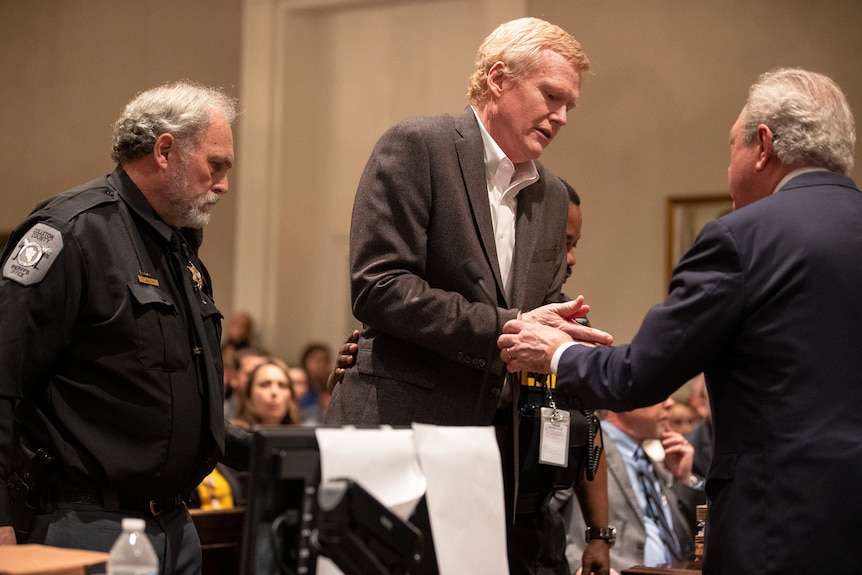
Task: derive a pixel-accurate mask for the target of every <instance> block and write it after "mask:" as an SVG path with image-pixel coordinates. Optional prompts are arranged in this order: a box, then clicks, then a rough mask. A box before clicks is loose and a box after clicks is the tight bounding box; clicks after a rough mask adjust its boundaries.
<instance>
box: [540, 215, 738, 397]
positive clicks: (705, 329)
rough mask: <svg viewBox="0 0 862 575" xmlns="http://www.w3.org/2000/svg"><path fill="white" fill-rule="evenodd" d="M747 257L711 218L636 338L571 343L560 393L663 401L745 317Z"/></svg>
mask: <svg viewBox="0 0 862 575" xmlns="http://www.w3.org/2000/svg"><path fill="white" fill-rule="evenodd" d="M743 269H744V267H743V262H742V259H741V256H740V253H739V250H738V249H737V246H736V243H735V241H734V238H733V236H732V235H731V233H730V231H729V230H728V228H727V226H726V225H725V224H724V223H723V222H722V221H721V220H718V221H715V222H711V223H709V224H707V226H706V227H705V228H704V230H703V231H702V232H701V234H700V235H699V236H698V239H697V241H696V242H695V244H694V246H692V248H691V249H690V250H689V251H688V253H686V254H685V256H683V258H682V260H681V261H680V263H679V265H678V266H677V267H676V269H675V270H674V273H673V277H672V279H671V284H670V294H669V296H668V298H667V299H666V300H665V301H664V302H663V303H660V304H658V305H656V306H654V307H653V308H652V309H650V311H649V312H648V313H647V315H646V317H645V318H644V320H643V323H642V324H641V327H640V329H639V330H638V333H637V334H636V335H635V337H634V339H633V340H632V342H631V344H628V345H621V346H618V347H597V348H588V347H584V346H577V345H576V346H571V347H570V348H569V349H567V350H566V351H565V352H564V353H563V355H562V357H561V359H560V364H559V367H558V370H557V386H558V389H560V390H561V393H563V394H566V395H571V396H573V397H575V398H578V399H579V400H580V401H582V402H583V403H582V404H583V405H584V406H586V407H587V408H589V409H599V408H605V409H611V410H614V411H627V410H630V409H635V408H638V407H643V406H647V405H653V404H655V403H658V402H660V401H664V400H665V399H667V397H668V396H670V394H671V393H673V392H674V391H675V390H676V389H677V388H679V386H681V385H682V384H683V383H685V382H686V381H687V380H689V379H691V378H692V377H694V376H695V375H697V374H698V373H700V372H702V371H706V370H707V369H708V368H709V366H710V365H711V364H712V363H713V362H714V361H715V360H716V358H717V357H718V356H719V355H720V354H721V353H722V351H723V349H724V348H725V346H726V345H727V342H728V341H729V340H730V338H731V336H732V335H733V334H734V333H735V332H736V331H737V330H738V328H739V326H740V324H741V322H742V321H743V317H744V314H743V312H744V303H745V299H744V279H745V278H744V273H743Z"/></svg>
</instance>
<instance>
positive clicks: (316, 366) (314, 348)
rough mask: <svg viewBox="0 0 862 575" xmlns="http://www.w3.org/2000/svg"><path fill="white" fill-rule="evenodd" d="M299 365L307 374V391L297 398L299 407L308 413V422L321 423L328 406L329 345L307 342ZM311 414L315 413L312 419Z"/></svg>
mask: <svg viewBox="0 0 862 575" xmlns="http://www.w3.org/2000/svg"><path fill="white" fill-rule="evenodd" d="M300 365H301V366H302V368H303V369H305V373H306V374H307V375H308V391H307V392H306V394H305V395H304V396H302V397H300V398H299V408H300V409H301V410H303V411H304V412H305V413H307V414H309V416H308V423H323V418H324V416H325V415H326V408H327V407H329V391H328V390H327V389H326V383H327V379H328V378H329V373H330V371H331V370H332V354H331V352H330V351H329V346H327V345H326V344H323V343H315V342H312V343H309V344H308V345H306V346H305V349H303V351H302V356H301V359H300ZM312 414H315V419H314V420H313V421H312V420H311V417H312ZM303 421H306V420H303Z"/></svg>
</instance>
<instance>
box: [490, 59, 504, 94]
mask: <svg viewBox="0 0 862 575" xmlns="http://www.w3.org/2000/svg"><path fill="white" fill-rule="evenodd" d="M506 81H507V78H506V64H504V63H503V62H497V63H496V64H494V65H493V66H491V69H490V70H488V93H489V94H491V95H492V96H494V97H495V98H497V97H499V96H500V94H502V93H503V84H504V83H505V82H506Z"/></svg>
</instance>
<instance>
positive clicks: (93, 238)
mask: <svg viewBox="0 0 862 575" xmlns="http://www.w3.org/2000/svg"><path fill="white" fill-rule="evenodd" d="M236 113H237V112H236V103H235V101H234V100H233V99H232V98H230V97H228V96H227V95H225V94H224V93H223V92H221V91H219V90H215V89H211V88H206V87H203V86H199V85H195V84H191V83H189V82H180V83H174V84H169V85H164V86H160V87H157V88H154V89H151V90H149V91H146V92H143V93H141V94H139V95H138V96H136V97H135V98H134V99H132V101H131V102H129V104H128V105H127V106H126V108H125V110H124V111H123V113H122V115H121V117H120V118H119V120H117V122H116V124H115V127H114V142H113V152H112V157H113V159H114V160H115V161H116V162H117V164H118V165H117V167H116V169H115V170H114V171H113V172H112V173H110V174H108V175H107V176H105V177H102V178H99V179H97V180H93V181H92V182H89V183H87V184H84V185H82V186H79V187H77V188H75V189H73V190H69V191H67V192H65V193H63V194H60V195H59V196H56V197H53V198H50V199H48V200H45V201H43V202H42V203H40V204H39V205H37V206H36V208H35V209H34V210H33V212H32V213H31V214H30V215H29V216H28V217H27V219H26V220H25V221H24V222H23V223H22V224H21V225H20V226H18V228H17V229H16V230H15V231H14V232H13V234H12V237H11V239H10V241H9V243H8V245H7V246H6V250H5V252H4V254H3V256H2V278H0V543H2V544H14V543H15V542H16V539H17V540H18V542H19V543H24V542H27V543H44V544H48V545H55V546H61V547H75V548H86V549H94V550H102V551H108V550H109V549H110V546H111V544H112V543H113V542H114V540H115V539H116V537H117V536H118V535H119V533H120V531H121V529H120V521H121V519H122V518H123V517H127V516H138V517H144V518H146V519H147V534H148V535H149V536H150V539H151V540H152V542H153V545H154V547H155V549H156V552H157V554H158V555H159V559H160V565H161V569H162V573H199V572H200V568H201V552H200V542H199V539H198V536H197V533H196V532H195V529H194V525H193V524H192V522H191V520H190V517H189V514H188V511H187V509H186V506H185V504H184V500H185V498H186V496H187V494H189V493H190V492H191V490H192V489H194V487H195V486H196V485H198V483H199V482H200V481H201V479H202V478H203V477H204V476H206V475H207V473H209V471H210V470H212V468H213V467H214V465H215V464H216V462H217V461H223V462H225V463H227V464H229V465H232V466H234V467H239V468H244V467H246V466H247V459H248V449H249V436H248V434H247V433H246V432H244V431H242V430H239V429H237V428H234V427H233V426H230V425H226V423H225V420H224V417H223V408H222V387H221V386H222V365H221V354H220V352H219V341H220V338H221V317H222V316H221V313H219V310H218V309H217V308H216V306H215V303H214V302H213V298H212V294H213V292H212V286H211V283H210V276H209V274H208V273H207V270H206V268H205V267H204V265H203V263H202V262H201V261H200V259H198V247H199V246H200V242H201V239H202V231H201V229H202V228H203V227H204V225H205V224H206V223H207V222H208V221H209V218H210V209H211V208H212V206H213V205H214V204H215V203H216V202H217V201H218V199H219V197H220V196H221V195H222V194H224V193H226V192H227V191H228V178H227V173H228V170H229V169H230V168H231V166H232V164H233V160H234V152H233V135H232V131H231V123H232V122H233V120H234V118H235V117H236ZM13 414H14V417H13ZM7 486H8V488H7ZM13 515H14V527H15V531H13V527H12V525H13ZM16 533H17V538H16Z"/></svg>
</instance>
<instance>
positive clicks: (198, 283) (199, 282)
mask: <svg viewBox="0 0 862 575" xmlns="http://www.w3.org/2000/svg"><path fill="white" fill-rule="evenodd" d="M187 267H188V268H189V271H190V272H191V273H192V281H194V282H195V289H197V290H198V291H200V290H202V289H203V288H204V278H203V276H201V272H199V271H198V268H196V267H195V264H193V263H192V262H189V265H188V266H187Z"/></svg>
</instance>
